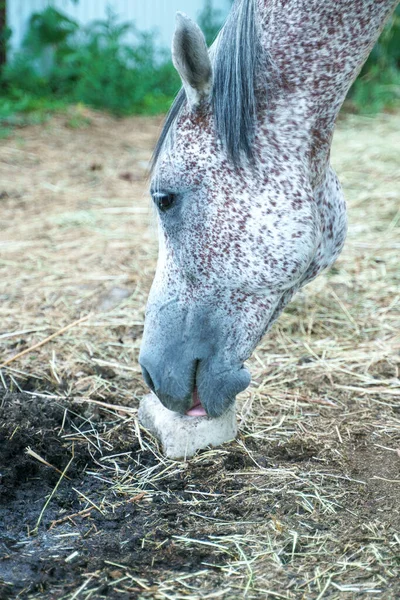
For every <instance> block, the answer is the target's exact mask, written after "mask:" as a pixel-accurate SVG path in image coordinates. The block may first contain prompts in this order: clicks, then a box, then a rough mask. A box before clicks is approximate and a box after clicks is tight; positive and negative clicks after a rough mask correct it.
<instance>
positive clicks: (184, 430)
mask: <svg viewBox="0 0 400 600" xmlns="http://www.w3.org/2000/svg"><path fill="white" fill-rule="evenodd" d="M139 421H140V423H141V425H143V427H144V428H145V429H147V430H148V431H149V432H150V433H151V434H153V435H154V437H156V438H157V439H158V440H159V441H160V442H161V445H162V449H163V452H164V454H165V456H167V458H171V459H173V460H181V459H183V460H185V459H187V458H191V457H192V456H194V455H195V453H196V452H197V450H202V449H203V448H207V447H208V446H213V447H215V446H220V445H221V444H223V443H225V442H229V441H231V440H233V439H235V437H236V435H237V422H236V411H235V405H233V406H232V408H230V409H228V410H227V411H226V412H225V413H224V414H223V415H222V416H221V417H217V418H216V419H211V418H210V417H189V416H186V415H180V414H178V413H175V412H172V411H171V410H168V409H167V408H165V407H164V406H163V405H162V404H161V402H160V401H159V399H158V398H157V396H155V395H154V394H148V395H147V396H144V398H142V400H141V402H140V407H139Z"/></svg>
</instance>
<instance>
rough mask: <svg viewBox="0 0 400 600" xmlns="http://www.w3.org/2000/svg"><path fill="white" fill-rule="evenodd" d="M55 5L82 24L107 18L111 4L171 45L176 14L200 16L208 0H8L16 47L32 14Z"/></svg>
mask: <svg viewBox="0 0 400 600" xmlns="http://www.w3.org/2000/svg"><path fill="white" fill-rule="evenodd" d="M49 4H52V5H53V6H55V7H57V8H58V9H59V10H62V11H63V12H65V13H67V14H68V15H70V16H71V17H72V18H73V19H75V20H77V21H79V22H80V23H82V24H87V23H89V22H90V21H92V20H94V19H104V18H105V17H106V14H107V7H110V8H111V9H112V11H113V12H114V13H116V14H117V15H118V17H119V19H120V20H121V21H132V22H134V23H135V25H136V26H137V27H138V29H140V30H142V31H152V30H155V31H157V32H158V33H159V38H158V41H159V44H160V45H162V46H170V43H171V38H172V34H173V31H174V21H175V13H176V11H178V10H181V11H183V12H186V13H187V14H188V15H189V16H190V17H192V18H194V19H195V18H196V17H197V16H198V14H199V12H200V11H201V9H202V8H203V6H204V0H80V1H79V2H78V4H74V3H73V2H72V1H71V0H53V1H50V0H7V24H8V26H9V27H11V29H12V31H13V36H12V40H11V46H12V48H14V49H15V48H18V47H19V46H20V45H21V42H22V40H23V37H24V34H25V31H26V27H27V23H28V21H29V17H30V15H31V14H32V13H33V12H36V11H40V10H43V9H44V8H45V7H46V6H47V5H49ZM213 4H214V7H215V8H218V9H220V10H221V11H223V13H224V14H226V13H227V12H228V10H229V6H230V2H229V0H213Z"/></svg>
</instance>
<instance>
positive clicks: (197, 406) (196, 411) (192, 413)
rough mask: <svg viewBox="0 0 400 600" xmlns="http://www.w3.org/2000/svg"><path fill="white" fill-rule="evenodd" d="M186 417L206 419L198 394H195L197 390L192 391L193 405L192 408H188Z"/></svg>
mask: <svg viewBox="0 0 400 600" xmlns="http://www.w3.org/2000/svg"><path fill="white" fill-rule="evenodd" d="M186 414H187V415H188V417H206V416H207V413H206V411H205V410H204V407H203V405H202V403H201V400H200V398H199V394H198V393H197V388H195V389H194V392H193V404H192V408H190V409H189V410H188V411H187V413H186Z"/></svg>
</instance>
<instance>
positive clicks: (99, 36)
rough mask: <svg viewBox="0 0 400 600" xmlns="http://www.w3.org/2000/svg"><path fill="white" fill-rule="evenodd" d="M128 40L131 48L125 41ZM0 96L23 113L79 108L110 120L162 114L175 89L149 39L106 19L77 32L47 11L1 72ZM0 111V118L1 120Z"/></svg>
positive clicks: (163, 60) (170, 70) (176, 81)
mask: <svg viewBox="0 0 400 600" xmlns="http://www.w3.org/2000/svg"><path fill="white" fill-rule="evenodd" d="M127 34H131V36H132V35H133V36H134V39H135V43H134V44H133V45H131V44H129V43H128V42H127V41H126V37H127ZM1 85H2V89H3V90H5V92H6V93H5V94H3V98H2V101H3V105H4V96H5V97H6V99H7V100H10V99H11V100H13V99H14V100H19V101H20V102H22V104H20V105H19V106H24V104H23V99H25V102H26V107H27V110H29V107H30V106H31V104H32V102H33V104H34V103H35V102H34V101H35V100H38V99H43V98H49V99H51V100H58V101H63V102H64V103H70V102H81V103H84V104H87V105H89V106H93V107H95V108H102V109H106V110H109V111H110V112H112V113H113V114H115V115H119V116H122V115H127V114H132V113H136V114H141V113H146V114H155V113H159V112H163V111H166V110H167V109H168V107H169V104H170V102H171V99H172V98H173V97H174V95H175V94H176V92H177V91H178V89H179V87H180V81H179V77H178V75H177V73H176V72H175V70H174V68H173V66H172V64H171V62H170V59H169V57H168V58H167V56H166V55H163V54H162V53H160V52H159V51H157V50H156V47H155V43H154V38H153V36H151V35H149V34H143V33H139V32H137V31H136V30H135V28H134V27H133V25H130V24H126V23H125V24H119V23H118V22H117V19H116V17H115V15H113V14H112V13H109V15H108V18H107V20H105V21H96V22H94V23H92V24H91V25H90V26H89V27H88V28H86V29H83V30H79V28H78V25H77V23H75V22H74V21H72V20H71V19H68V18H67V17H66V16H65V15H63V14H62V13H60V12H59V11H57V10H55V9H54V8H53V7H48V8H47V9H46V10H44V11H43V12H41V13H36V14H34V15H32V17H31V20H30V27H29V30H28V33H27V35H26V38H25V41H24V45H23V49H22V51H21V52H19V53H18V54H17V55H16V56H15V57H14V58H13V60H12V61H11V63H10V64H8V65H6V66H5V67H4V68H3V71H2V74H1ZM1 112H2V111H1V107H0V115H1Z"/></svg>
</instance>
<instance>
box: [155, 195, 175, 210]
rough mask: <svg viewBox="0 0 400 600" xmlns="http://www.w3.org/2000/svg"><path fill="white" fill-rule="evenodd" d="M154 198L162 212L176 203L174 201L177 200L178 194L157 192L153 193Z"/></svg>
mask: <svg viewBox="0 0 400 600" xmlns="http://www.w3.org/2000/svg"><path fill="white" fill-rule="evenodd" d="M153 200H154V202H155V203H156V204H157V206H158V208H159V209H160V210H161V211H162V212H165V211H166V210H168V209H169V208H171V206H172V205H173V204H174V202H175V200H176V195H175V194H162V193H157V194H153Z"/></svg>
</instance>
